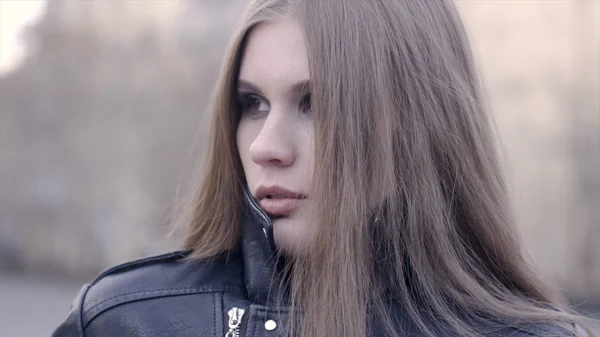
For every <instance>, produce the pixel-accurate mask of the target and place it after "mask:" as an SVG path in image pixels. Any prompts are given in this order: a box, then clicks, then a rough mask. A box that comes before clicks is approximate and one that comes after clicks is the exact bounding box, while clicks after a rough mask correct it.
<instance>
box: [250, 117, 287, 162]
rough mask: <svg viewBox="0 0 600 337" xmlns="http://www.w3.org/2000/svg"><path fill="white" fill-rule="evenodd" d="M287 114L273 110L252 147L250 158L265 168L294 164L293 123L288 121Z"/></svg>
mask: <svg viewBox="0 0 600 337" xmlns="http://www.w3.org/2000/svg"><path fill="white" fill-rule="evenodd" d="M285 115H286V114H285V112H283V113H278V112H277V111H275V110H274V109H273V108H271V111H270V113H269V115H268V116H267V118H266V119H265V122H264V123H263V125H262V128H261V130H260V132H259V133H258V135H257V136H256V138H255V139H254V141H253V142H252V144H251V145H250V149H249V152H250V157H251V158H252V160H253V161H254V162H255V163H257V164H259V165H261V166H263V167H267V166H275V167H287V166H290V165H292V164H293V163H294V160H295V158H296V154H295V150H294V141H293V137H294V131H293V130H292V129H291V128H290V126H291V124H293V123H291V121H286V117H285Z"/></svg>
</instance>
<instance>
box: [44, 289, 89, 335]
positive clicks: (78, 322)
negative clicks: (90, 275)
mask: <svg viewBox="0 0 600 337" xmlns="http://www.w3.org/2000/svg"><path fill="white" fill-rule="evenodd" d="M89 287H90V286H89V284H85V285H84V286H83V287H81V290H79V293H78V294H77V296H75V299H74V300H73V303H72V304H71V311H70V312H69V315H68V316H67V319H65V321H64V322H63V323H62V324H61V325H59V326H58V328H56V330H55V331H54V333H53V334H52V337H84V333H83V324H82V310H83V300H84V298H85V294H86V293H87V290H88V289H89Z"/></svg>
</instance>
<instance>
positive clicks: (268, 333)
mask: <svg viewBox="0 0 600 337" xmlns="http://www.w3.org/2000/svg"><path fill="white" fill-rule="evenodd" d="M245 197H246V211H245V212H244V214H245V216H244V219H243V223H242V226H243V234H242V242H241V245H240V248H239V249H238V250H237V251H234V252H229V253H226V254H223V255H221V256H219V257H216V258H214V259H211V260H205V261H197V260H191V259H188V258H187V257H188V256H189V254H190V251H179V252H172V253H168V254H164V255H159V256H154V257H149V258H145V259H141V260H136V261H132V262H128V263H125V264H122V265H119V266H116V267H113V268H111V269H109V270H107V271H105V272H104V273H102V274H101V275H100V276H98V277H97V278H96V279H95V280H94V281H93V282H91V283H90V284H89V285H88V284H86V285H84V286H83V287H82V289H81V291H80V292H79V294H78V295H77V296H76V298H75V300H74V301H73V305H72V308H71V311H70V312H69V314H68V317H67V319H66V320H65V321H64V322H63V323H62V324H61V325H60V326H59V327H58V328H57V329H56V330H55V332H54V334H53V335H52V336H53V337H84V336H85V337H100V336H102V337H105V336H122V337H149V336H157V337H159V336H160V337H163V336H164V337H171V336H172V337H192V336H193V337H224V336H226V333H227V332H228V330H229V326H228V321H229V315H228V311H229V310H230V309H231V308H233V307H238V308H243V309H245V310H246V311H245V313H244V315H243V318H242V324H241V327H240V331H239V332H240V336H241V337H275V336H287V335H288V334H287V332H286V331H285V326H286V325H287V317H288V308H285V307H284V308H279V309H278V310H276V308H275V305H274V299H276V298H277V296H278V295H279V292H280V291H284V290H280V289H277V288H276V287H274V286H273V285H274V284H278V282H276V281H277V280H274V279H273V276H274V275H276V273H275V271H276V265H275V264H274V262H273V260H274V259H273V253H272V250H273V245H272V237H270V236H269V235H272V233H271V231H270V223H265V220H264V217H263V215H264V214H260V213H257V212H260V211H259V210H257V209H255V208H254V207H252V205H251V204H248V202H249V200H248V198H249V196H248V195H247V194H246V196H245ZM390 310H391V311H392V312H393V313H394V315H395V316H396V322H397V324H398V331H399V332H400V333H401V336H422V334H421V333H420V332H419V331H418V329H417V328H416V326H415V325H414V324H413V323H412V322H411V321H410V319H409V318H408V315H407V314H406V313H405V312H404V311H403V310H402V308H401V307H400V306H398V305H392V308H391V309H390ZM268 320H273V321H275V322H276V324H277V326H276V328H275V329H272V330H268V329H267V328H265V322H266V321H268ZM370 326H371V327H372V330H371V333H370V334H371V336H373V337H383V336H385V335H384V332H383V331H382V329H381V324H378V323H377V322H376V321H372V322H371V324H370ZM478 331H481V333H482V336H489V337H508V336H511V337H529V336H542V335H543V336H566V334H565V333H564V332H563V331H562V330H559V329H558V328H554V327H549V326H537V325H536V326H528V327H510V326H497V325H495V326H491V325H482V326H480V328H479V329H478ZM437 333H439V336H456V335H455V334H451V333H450V332H449V331H448V330H444V329H437Z"/></svg>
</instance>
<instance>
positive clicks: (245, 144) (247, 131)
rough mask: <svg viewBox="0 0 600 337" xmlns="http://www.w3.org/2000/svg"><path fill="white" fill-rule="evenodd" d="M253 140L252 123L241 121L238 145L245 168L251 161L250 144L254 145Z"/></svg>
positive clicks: (237, 133) (237, 136)
mask: <svg viewBox="0 0 600 337" xmlns="http://www.w3.org/2000/svg"><path fill="white" fill-rule="evenodd" d="M253 141H254V136H253V133H252V129H251V128H250V125H248V123H245V122H244V121H243V120H242V121H240V123H239V125H238V127H237V130H236V145H237V150H238V153H239V155H240V160H241V161H242V166H243V167H244V170H246V169H247V166H248V164H249V163H250V161H251V160H250V146H251V145H252V142H253Z"/></svg>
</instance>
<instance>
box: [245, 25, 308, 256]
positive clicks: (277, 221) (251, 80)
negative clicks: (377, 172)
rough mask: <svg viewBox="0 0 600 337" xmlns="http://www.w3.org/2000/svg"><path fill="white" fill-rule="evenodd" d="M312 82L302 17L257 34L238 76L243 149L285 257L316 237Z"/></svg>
mask: <svg viewBox="0 0 600 337" xmlns="http://www.w3.org/2000/svg"><path fill="white" fill-rule="evenodd" d="M309 79H310V74H309V71H308V59H307V53H306V46H305V44H304V38H303V35H302V31H301V29H300V26H299V25H298V23H297V22H296V21H295V20H293V19H291V18H283V19H278V20H274V21H269V22H264V23H261V24H259V25H257V26H255V27H254V28H253V29H252V31H251V32H250V34H249V36H248V38H247V40H246V46H245V51H244V54H243V56H242V59H241V66H240V75H239V78H238V93H237V103H238V107H239V109H240V111H241V118H240V122H239V125H238V128H237V147H238V151H239V154H240V158H241V162H242V166H243V168H244V173H245V176H246V181H247V182H248V187H249V189H250V192H251V193H252V195H253V196H254V198H256V200H258V202H259V205H260V206H261V207H262V208H263V209H264V210H265V212H266V213H267V214H268V215H269V216H270V217H271V220H272V221H273V234H274V239H275V244H276V245H277V247H278V249H280V250H281V251H282V252H284V253H297V252H301V251H302V249H303V247H305V246H306V241H307V236H308V233H309V223H308V220H307V218H308V214H309V213H310V210H309V208H310V206H309V200H308V199H310V197H311V195H310V193H311V191H310V186H311V178H312V173H313V154H314V147H313V121H312V116H311V106H310V89H309V82H308V81H309Z"/></svg>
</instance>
